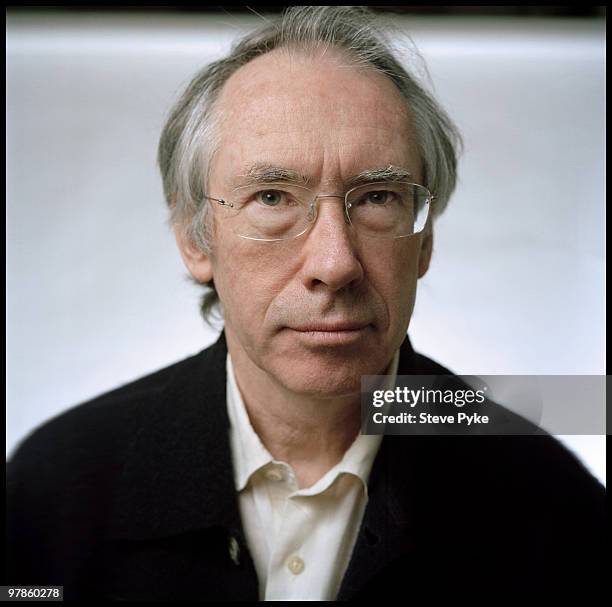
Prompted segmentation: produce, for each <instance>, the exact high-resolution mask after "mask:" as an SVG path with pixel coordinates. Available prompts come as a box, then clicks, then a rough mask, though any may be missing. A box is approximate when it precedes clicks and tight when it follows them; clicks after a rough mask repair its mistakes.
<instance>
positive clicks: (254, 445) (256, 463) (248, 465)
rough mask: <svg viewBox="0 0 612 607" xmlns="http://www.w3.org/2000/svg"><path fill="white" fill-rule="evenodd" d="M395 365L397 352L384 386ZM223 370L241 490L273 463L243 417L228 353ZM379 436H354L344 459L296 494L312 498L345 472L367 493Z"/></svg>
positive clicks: (392, 378)
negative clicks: (256, 474)
mask: <svg viewBox="0 0 612 607" xmlns="http://www.w3.org/2000/svg"><path fill="white" fill-rule="evenodd" d="M398 365H399V350H398V351H397V352H396V353H395V356H394V357H393V360H392V361H391V364H390V365H389V369H388V370H387V380H386V385H387V384H388V386H389V387H391V386H393V385H394V384H395V379H396V376H397V370H398ZM226 370H227V410H228V416H229V420H230V424H231V428H230V444H231V449H232V460H233V462H234V484H235V487H236V490H237V491H242V490H243V489H244V488H245V487H246V485H247V483H248V481H249V479H250V478H251V476H252V475H253V474H254V473H255V472H257V470H259V469H260V468H262V467H264V466H266V465H267V464H269V463H271V462H275V460H274V459H273V457H272V455H271V454H270V453H269V451H268V450H267V449H266V448H265V447H264V445H263V443H262V442H261V440H260V439H259V436H258V435H257V433H256V432H255V430H254V429H253V426H252V425H251V422H250V420H249V416H248V414H247V411H246V408H245V405H244V401H243V399H242V395H241V393H240V389H239V388H238V384H237V383H236V377H235V375H234V368H233V365H232V359H231V356H230V354H229V352H228V354H227V360H226ZM381 441H382V436H370V435H365V434H361V433H360V434H358V435H357V437H356V438H355V440H354V441H353V443H352V444H351V446H350V447H349V448H348V449H347V451H346V452H345V454H344V456H343V457H342V459H341V460H340V462H338V463H337V464H336V465H335V466H334V467H333V468H331V469H330V470H328V471H327V472H326V473H325V475H323V477H322V478H320V479H319V480H318V481H317V482H316V483H315V484H314V485H312V486H311V487H308V488H306V489H301V490H300V491H299V493H300V495H314V494H316V493H320V492H321V491H324V490H325V489H327V488H328V487H329V486H330V485H331V484H332V483H333V482H334V480H335V479H336V477H337V476H338V475H339V474H342V473H346V474H351V475H353V476H356V477H358V478H359V479H361V481H362V483H363V487H364V490H365V492H366V494H367V486H368V479H369V476H370V471H371V469H372V464H373V463H374V459H375V457H376V454H377V452H378V449H379V447H380V443H381Z"/></svg>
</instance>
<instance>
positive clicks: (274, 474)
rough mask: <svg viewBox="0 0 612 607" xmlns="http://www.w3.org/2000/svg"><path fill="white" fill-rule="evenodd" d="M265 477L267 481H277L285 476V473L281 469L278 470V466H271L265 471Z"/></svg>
mask: <svg viewBox="0 0 612 607" xmlns="http://www.w3.org/2000/svg"><path fill="white" fill-rule="evenodd" d="M266 478H267V479H268V480H269V481H276V482H279V481H282V480H283V479H284V478H285V475H284V474H283V472H282V470H279V469H278V468H271V469H270V470H268V471H267V472H266Z"/></svg>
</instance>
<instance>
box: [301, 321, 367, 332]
mask: <svg viewBox="0 0 612 607" xmlns="http://www.w3.org/2000/svg"><path fill="white" fill-rule="evenodd" d="M367 326H369V323H356V322H353V321H351V322H349V321H344V322H342V321H340V322H333V323H314V324H309V325H304V326H299V327H291V328H292V329H293V330H294V331H299V332H300V333H340V332H345V331H360V330H361V329H365V328H366V327H367Z"/></svg>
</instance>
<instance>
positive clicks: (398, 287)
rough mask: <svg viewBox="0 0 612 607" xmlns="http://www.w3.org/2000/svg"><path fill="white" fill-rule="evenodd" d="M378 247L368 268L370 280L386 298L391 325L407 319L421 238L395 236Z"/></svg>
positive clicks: (414, 293)
mask: <svg viewBox="0 0 612 607" xmlns="http://www.w3.org/2000/svg"><path fill="white" fill-rule="evenodd" d="M389 245H390V246H388V247H382V246H381V247H380V248H379V250H378V252H377V254H376V257H375V258H373V260H372V263H371V264H369V265H368V267H369V272H368V276H369V281H370V282H371V283H372V286H373V287H374V289H375V290H376V291H377V292H378V293H379V295H380V296H381V297H382V298H383V299H384V300H385V302H386V306H387V309H388V313H389V317H390V322H391V325H394V324H397V323H399V324H405V323H406V322H407V320H409V318H410V315H411V313H412V307H413V305H414V299H415V295H416V284H417V273H418V258H419V250H420V246H421V239H420V237H409V238H398V239H396V240H393V241H391V243H389Z"/></svg>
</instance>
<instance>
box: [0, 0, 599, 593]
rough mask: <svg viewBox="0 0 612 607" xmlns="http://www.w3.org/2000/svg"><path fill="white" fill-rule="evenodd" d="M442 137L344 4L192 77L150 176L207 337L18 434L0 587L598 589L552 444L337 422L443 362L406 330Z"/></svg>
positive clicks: (576, 472) (594, 492)
mask: <svg viewBox="0 0 612 607" xmlns="http://www.w3.org/2000/svg"><path fill="white" fill-rule="evenodd" d="M457 144H458V134H457V132H456V130H455V128H454V127H453V125H452V123H451V122H450V120H449V119H448V118H447V117H446V115H445V114H444V112H443V111H442V110H441V109H440V108H439V106H438V105H437V104H436V102H435V101H434V100H433V99H432V98H431V97H430V96H429V95H428V94H427V93H426V92H425V91H424V90H423V89H422V88H421V87H420V86H419V85H418V83H417V82H416V80H415V79H413V78H412V77H411V76H410V75H409V74H408V73H407V72H406V71H405V70H404V68H402V67H401V66H400V64H399V63H398V62H397V61H396V60H395V59H394V57H393V55H392V54H391V53H390V51H389V50H388V46H387V44H386V43H385V38H384V33H383V32H381V31H379V30H378V29H377V28H376V26H375V25H374V24H373V23H372V22H371V19H370V16H369V14H368V13H367V11H365V10H362V9H358V8H347V7H307V8H293V9H290V10H289V11H287V13H285V15H284V16H283V18H282V19H281V20H280V21H279V22H277V23H273V24H270V25H267V26H265V27H264V28H262V30H260V31H258V32H256V33H254V34H251V35H249V36H247V37H245V38H244V39H243V40H242V41H241V42H240V43H239V44H238V45H237V46H236V47H235V49H234V50H233V51H232V53H231V54H230V56H229V57H227V58H225V59H222V60H220V61H217V62H215V63H214V64H212V65H210V66H208V67H207V68H205V69H204V70H203V71H202V72H201V73H200V74H198V75H197V76H196V77H195V79H194V80H193V81H192V83H191V84H190V85H189V87H188V88H187V90H186V91H185V93H184V95H183V96H182V98H181V99H180V100H179V102H178V103H177V105H176V107H175V108H174V110H173V112H172V114H171V116H170V118H169V120H168V123H167V124H166V127H165V129H164V132H163V134H162V138H161V141H160V146H159V161H160V167H161V171H162V177H163V182H164V191H165V195H166V198H167V200H168V203H169V205H170V208H171V209H172V211H171V212H172V215H171V218H172V222H173V226H174V229H175V233H176V239H177V243H178V246H179V249H180V252H181V255H182V258H183V260H184V262H185V264H186V266H187V268H188V270H189V272H190V274H191V275H192V277H193V278H194V279H195V280H196V281H197V282H198V283H200V284H202V285H208V286H209V288H210V290H209V291H208V293H207V296H206V299H205V301H204V305H203V308H204V310H209V309H210V308H211V306H214V305H216V304H215V302H216V299H217V298H218V300H219V302H220V304H221V306H222V310H223V318H224V332H223V333H222V335H221V336H220V338H219V340H218V342H217V343H216V344H215V345H214V346H212V347H211V348H209V349H207V350H204V351H203V352H201V353H200V354H198V355H196V356H194V357H191V358H189V359H187V360H185V361H182V362H180V363H177V364H175V365H173V366H171V367H168V368H166V369H162V370H161V371H158V372H157V373H155V374H153V375H151V376H148V377H145V378H143V379H140V380H138V381H136V382H134V383H132V384H129V385H128V386H124V387H122V388H120V389H118V390H115V391H113V392H111V393H109V394H106V395H103V396H101V397H99V398H97V399H95V400H93V401H91V402H89V403H86V404H84V405H81V406H79V407H76V408H75V409H72V410H71V411H69V412H67V413H65V414H63V415H61V416H60V417H58V418H56V419H55V420H52V421H51V422H49V423H48V424H46V425H45V426H43V427H42V428H40V429H38V430H37V431H36V432H35V433H34V434H33V435H32V436H31V437H30V438H29V439H28V440H27V441H25V443H24V444H23V445H22V446H21V447H20V449H19V450H18V452H17V453H16V455H15V456H14V458H13V460H12V462H11V463H10V465H9V479H8V480H9V482H8V491H9V521H8V523H9V575H8V577H7V580H6V581H7V583H10V584H37V585H41V584H47V585H51V584H55V585H63V586H64V592H65V597H66V598H68V599H69V598H85V597H96V598H106V599H121V600H194V599H197V600H213V599H228V600H241V599H243V600H244V599H251V600H256V599H266V600H279V599H280V600H282V599H328V600H329V599H364V598H374V597H379V596H380V593H381V592H385V591H386V592H391V593H395V592H397V593H399V592H402V593H404V594H405V593H407V592H408V593H410V592H412V593H417V592H419V591H427V592H428V593H430V594H433V595H445V594H450V593H454V594H456V593H462V592H466V591H470V592H474V591H478V590H479V589H485V590H488V591H495V590H503V591H517V592H518V591H523V592H524V591H537V590H546V591H549V592H550V591H554V590H555V589H556V588H557V587H558V588H560V589H562V590H563V591H567V590H570V589H573V588H577V587H580V586H581V585H584V584H588V585H589V587H593V586H594V585H596V584H598V583H599V581H600V578H599V573H598V571H597V565H598V550H599V541H600V539H599V538H600V534H601V532H602V518H603V513H602V510H603V505H602V504H603V490H602V488H601V486H600V485H599V484H598V483H597V482H596V481H595V480H594V479H593V478H592V477H591V476H590V475H589V474H588V473H587V472H586V471H585V470H584V469H583V468H582V467H581V465H580V464H579V463H578V462H577V461H576V460H575V458H574V457H573V456H572V455H570V454H569V453H568V452H567V451H566V450H565V449H564V448H563V447H562V446H561V445H560V444H559V443H557V442H556V441H554V440H553V439H551V438H549V437H545V436H513V437H510V436H502V437H460V436H459V437H442V436H439V437H430V436H421V437H416V436H414V437H385V438H384V440H381V437H374V436H366V435H361V434H360V433H359V427H360V381H361V377H362V376H363V375H387V376H388V378H387V381H388V382H389V385H392V384H393V383H394V381H395V376H396V375H397V374H401V375H408V374H417V375H426V374H447V373H449V372H448V371H447V370H446V369H445V368H444V367H441V366H440V365H438V364H437V363H435V362H433V361H430V360H429V359H427V358H425V357H423V356H421V355H419V354H417V353H415V352H414V351H413V350H412V348H411V345H410V342H409V340H408V338H407V337H406V332H407V329H408V325H409V322H410V317H411V313H412V309H413V305H414V301H415V294H416V284H417V280H418V279H419V278H420V277H422V276H423V275H424V274H425V273H426V272H427V269H428V266H429V261H430V257H431V253H432V242H433V220H434V218H435V217H436V216H437V215H438V214H439V213H440V212H441V211H442V210H443V209H444V206H445V205H446V203H447V201H448V198H449V197H450V194H451V193H452V190H453V187H454V183H455V170H456V148H457ZM575 559H578V560H577V562H575Z"/></svg>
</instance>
